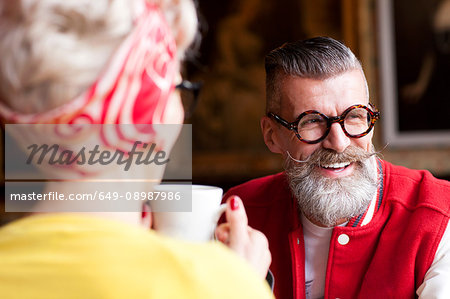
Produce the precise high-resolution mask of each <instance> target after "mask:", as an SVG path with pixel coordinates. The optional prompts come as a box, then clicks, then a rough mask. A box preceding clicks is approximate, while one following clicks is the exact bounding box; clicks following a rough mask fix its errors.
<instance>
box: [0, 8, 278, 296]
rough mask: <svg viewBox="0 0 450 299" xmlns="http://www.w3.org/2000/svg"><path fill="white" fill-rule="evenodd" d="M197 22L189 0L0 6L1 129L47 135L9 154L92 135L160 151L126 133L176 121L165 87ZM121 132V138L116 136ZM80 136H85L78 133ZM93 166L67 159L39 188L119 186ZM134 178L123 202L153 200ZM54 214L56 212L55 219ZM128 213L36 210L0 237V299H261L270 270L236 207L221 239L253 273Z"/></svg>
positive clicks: (178, 111) (213, 246)
mask: <svg viewBox="0 0 450 299" xmlns="http://www.w3.org/2000/svg"><path fill="white" fill-rule="evenodd" d="M196 20H197V19H196V13H195V7H194V5H193V3H192V2H191V1H189V0H166V1H165V0H161V1H153V2H149V1H146V0H133V1H129V0H96V1H90V0H66V1H54V0H20V1H19V0H17V1H8V0H1V1H0V55H1V57H2V58H1V59H0V116H1V118H2V120H3V122H4V123H7V124H53V125H54V126H51V127H50V128H51V130H49V129H48V128H47V127H39V126H36V128H34V127H30V128H32V129H30V130H27V131H25V132H20V133H18V136H16V137H17V139H18V140H19V143H21V142H22V143H23V142H24V140H25V141H27V140H28V141H29V140H45V141H48V142H55V140H56V141H57V142H61V143H63V144H65V146H67V147H68V148H70V147H71V146H75V145H74V144H75V143H76V142H78V143H83V144H84V143H89V142H91V141H92V139H93V138H94V139H95V140H96V141H97V142H99V143H101V146H102V147H104V148H108V149H114V150H116V149H118V150H124V149H125V150H126V149H129V148H130V140H133V138H135V137H136V136H139V137H142V136H144V137H146V138H148V139H147V140H146V141H149V142H153V141H155V140H157V141H158V144H161V148H163V149H165V150H167V151H170V148H171V146H172V144H173V142H174V139H175V138H176V135H177V134H176V133H175V134H162V133H161V132H160V131H158V130H156V129H154V128H152V127H150V128H151V129H150V131H145V130H144V131H142V130H140V129H139V126H138V125H139V124H153V125H155V127H156V125H157V124H180V123H182V120H183V109H182V106H181V102H180V96H179V94H178V93H177V92H175V86H176V85H178V84H179V83H180V81H181V76H180V75H179V69H180V61H181V59H182V58H183V56H184V53H185V51H186V49H187V48H188V46H189V45H190V44H191V42H192V41H193V39H194V37H195V34H196V31H197V21H196ZM82 124H91V125H92V126H80V125H82ZM106 124H113V125H117V126H116V127H115V129H114V131H113V132H110V131H105V130H104V129H103V128H104V126H103V125H106ZM122 124H127V125H129V126H128V127H127V128H130V127H131V128H132V129H131V131H128V130H122V128H123V127H122V126H121V125H122ZM96 125H101V126H100V127H98V126H96ZM85 127H88V128H93V129H91V130H90V131H88V132H83V134H81V133H80V130H81V129H80V128H85ZM55 128H56V130H55ZM61 132H64V134H62V133H61ZM67 132H68V133H67ZM71 134H72V135H71ZM80 134H81V135H80ZM133 134H134V135H133ZM19 135H20V136H19ZM135 135H136V136H135ZM80 136H81V137H82V138H85V139H81V141H80V139H79V137H80ZM81 137H80V138H81ZM116 166H117V165H116ZM105 169H106V170H102V169H98V168H89V167H87V166H85V165H82V163H78V161H76V163H71V164H70V165H67V167H59V168H58V167H53V168H52V167H48V168H46V169H44V171H46V172H47V173H50V174H51V175H53V176H52V177H53V178H55V177H56V178H57V179H56V182H55V180H53V182H51V183H48V184H47V185H46V187H45V188H46V190H47V191H48V190H52V191H55V190H56V191H60V192H62V193H64V192H65V193H68V192H77V191H78V192H79V191H80V190H79V189H78V188H79V187H78V186H79V185H78V184H76V183H74V182H77V180H79V179H80V178H81V179H83V180H90V181H94V182H98V181H102V180H105V179H108V178H111V177H114V178H116V179H115V180H113V182H116V183H114V184H113V185H117V186H112V187H111V188H113V189H112V190H115V189H114V188H116V190H118V189H119V188H123V186H124V185H123V184H122V185H121V184H119V182H117V181H120V180H118V179H117V178H122V179H123V178H124V177H123V176H122V175H123V173H124V172H123V168H120V167H114V166H111V167H108V168H105ZM113 174H116V175H117V176H113ZM127 175H129V173H127ZM142 177H146V178H150V179H149V180H144V183H140V184H132V188H133V191H145V192H146V191H149V190H152V186H153V185H154V184H155V183H157V181H158V180H159V179H160V178H161V167H159V168H157V167H140V168H139V167H138V168H136V170H135V171H134V172H133V174H132V175H131V177H127V176H126V177H125V178H127V179H130V178H131V179H135V178H142ZM68 178H69V179H68ZM138 181H139V180H138ZM149 182H152V183H149ZM93 186H94V187H92V188H96V187H95V184H94V185H93ZM86 188H88V187H86ZM125 188H127V187H125ZM87 191H94V190H89V189H87V190H83V192H87ZM64 204H65V203H63V204H62V206H58V209H59V208H61V207H62V208H63V209H62V210H63V211H65V212H67V210H64ZM128 204H130V205H134V206H133V211H134V212H100V211H96V212H79V213H58V211H57V210H56V209H54V203H52V202H48V201H47V202H39V203H37V204H36V207H37V210H39V211H46V212H47V213H33V214H32V215H30V216H27V217H24V218H22V219H19V220H17V221H15V222H12V223H10V224H8V225H6V226H4V227H2V228H1V229H0V294H1V297H2V298H86V297H87V298H271V297H272V294H271V292H270V290H269V288H268V287H267V285H265V283H264V281H263V278H262V277H261V275H262V276H265V274H266V272H267V269H268V265H269V264H270V253H269V251H268V247H267V240H266V239H265V237H264V236H263V235H262V234H261V233H260V232H258V231H255V230H252V229H251V228H249V227H247V221H246V215H245V210H244V208H243V205H242V202H241V201H240V199H239V198H232V199H230V200H229V205H228V207H227V210H226V215H227V219H228V221H229V223H228V225H227V226H223V229H224V230H225V231H222V233H221V234H220V235H221V238H220V239H221V240H224V238H225V239H226V242H227V243H228V245H229V247H231V248H232V249H233V250H234V251H235V252H236V253H237V254H238V255H240V256H241V257H243V258H244V259H246V260H248V261H250V262H251V263H252V265H253V266H254V267H253V269H252V268H251V267H250V266H249V265H248V264H246V263H244V262H243V261H242V259H240V258H238V257H236V256H235V254H233V253H231V251H229V250H228V249H226V248H225V247H224V246H223V245H221V244H220V243H218V242H215V243H214V242H212V243H208V244H188V243H185V242H180V241H176V240H172V239H168V238H165V237H162V236H160V235H158V234H157V233H156V232H154V231H152V230H150V231H148V230H146V229H145V228H143V227H142V220H141V213H139V212H138V211H140V209H141V205H142V204H141V202H140V201H136V202H130V203H128ZM224 236H225V237H224ZM254 268H256V270H257V271H255V269H254ZM257 272H259V273H260V274H261V275H260V276H258V275H257Z"/></svg>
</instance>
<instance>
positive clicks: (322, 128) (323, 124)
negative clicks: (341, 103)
mask: <svg viewBox="0 0 450 299" xmlns="http://www.w3.org/2000/svg"><path fill="white" fill-rule="evenodd" d="M371 121H372V117H371V114H370V113H369V112H368V111H367V110H366V109H364V108H354V109H352V110H349V111H348V112H347V113H346V114H345V117H344V130H345V131H346V132H347V134H348V135H351V136H357V135H360V134H363V133H365V132H366V131H367V130H369V128H370V125H371ZM327 131H328V121H327V119H326V117H325V116H324V115H322V114H320V113H311V114H306V115H304V116H303V117H302V118H301V119H300V120H299V122H298V127H297V132H298V134H299V135H300V136H301V137H302V138H303V139H304V140H306V141H316V140H318V139H321V138H322V137H323V136H324V135H325V134H327Z"/></svg>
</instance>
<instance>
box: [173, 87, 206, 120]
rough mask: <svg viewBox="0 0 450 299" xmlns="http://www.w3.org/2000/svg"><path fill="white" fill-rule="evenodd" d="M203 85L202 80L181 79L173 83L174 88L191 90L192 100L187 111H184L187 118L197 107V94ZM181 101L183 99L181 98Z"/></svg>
mask: <svg viewBox="0 0 450 299" xmlns="http://www.w3.org/2000/svg"><path fill="white" fill-rule="evenodd" d="M202 87H203V82H201V81H199V82H192V81H189V80H182V81H181V82H180V83H179V84H177V85H175V89H178V90H187V91H190V92H192V96H193V100H192V104H191V105H190V107H189V110H188V111H185V118H189V117H190V116H192V114H193V113H194V110H195V108H197V104H198V96H199V94H200V91H201V89H202ZM181 101H183V98H181Z"/></svg>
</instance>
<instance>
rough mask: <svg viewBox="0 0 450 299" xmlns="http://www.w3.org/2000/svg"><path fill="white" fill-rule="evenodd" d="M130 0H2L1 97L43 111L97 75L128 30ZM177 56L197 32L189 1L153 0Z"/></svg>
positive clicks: (77, 91) (23, 108)
mask: <svg viewBox="0 0 450 299" xmlns="http://www.w3.org/2000/svg"><path fill="white" fill-rule="evenodd" d="M132 2H133V1H131V0H94V1H92V0H64V1H60V0H14V1H9V0H0V57H1V59H0V100H1V101H2V102H4V103H5V104H6V105H8V106H9V107H10V108H12V109H13V110H15V111H18V112H21V113H34V112H42V111H47V110H49V109H52V108H55V107H58V106H60V105H62V104H64V103H66V102H67V101H70V100H72V99H73V98H75V97H76V96H77V95H78V94H80V93H81V92H83V91H84V90H85V89H87V88H88V87H89V86H90V85H91V84H92V83H93V82H94V81H95V80H96V78H97V77H98V75H99V73H100V72H101V70H102V69H103V67H104V66H105V65H106V63H107V61H108V60H109V58H110V57H111V55H112V54H113V52H114V50H115V49H116V48H117V47H118V46H119V44H120V43H121V42H122V40H123V39H124V38H125V37H126V36H127V34H128V33H129V32H130V30H131V28H132V26H133V24H132V17H133V16H132ZM151 2H152V3H154V4H156V5H158V6H159V7H161V11H162V12H163V13H164V14H165V16H166V19H167V21H168V23H169V25H170V27H171V29H172V32H173V34H174V36H175V39H176V41H177V46H178V49H179V56H180V58H182V56H183V53H184V51H185V50H186V48H187V47H188V46H189V45H190V43H191V42H192V40H193V39H194V36H195V34H196V32H197V17H196V12H195V7H194V4H193V3H192V1H191V0H153V1H151Z"/></svg>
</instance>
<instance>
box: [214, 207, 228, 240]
mask: <svg viewBox="0 0 450 299" xmlns="http://www.w3.org/2000/svg"><path fill="white" fill-rule="evenodd" d="M226 209H227V204H226V203H223V204H221V205H220V206H219V208H218V210H217V212H216V215H215V217H214V223H215V227H214V231H213V233H212V236H211V240H214V239H215V238H216V233H215V232H216V229H215V228H216V227H217V222H218V221H219V219H220V216H222V214H223V213H224V212H225V211H226Z"/></svg>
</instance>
